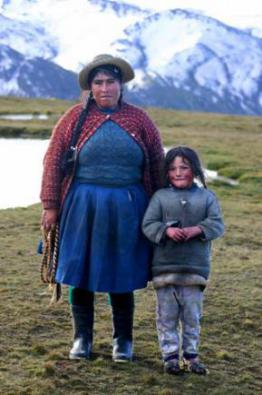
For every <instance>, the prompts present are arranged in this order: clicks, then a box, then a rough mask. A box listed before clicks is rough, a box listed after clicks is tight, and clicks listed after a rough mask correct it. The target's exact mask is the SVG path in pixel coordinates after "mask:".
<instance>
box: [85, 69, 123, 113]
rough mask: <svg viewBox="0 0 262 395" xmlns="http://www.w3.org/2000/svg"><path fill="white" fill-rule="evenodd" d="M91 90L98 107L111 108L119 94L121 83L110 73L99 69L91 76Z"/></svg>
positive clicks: (115, 103)
mask: <svg viewBox="0 0 262 395" xmlns="http://www.w3.org/2000/svg"><path fill="white" fill-rule="evenodd" d="M91 91H92V93H93V98H94V100H95V101H96V104H97V105H98V107H101V108H111V109H113V108H115V107H116V106H117V104H118V100H119V98H120V95H121V84H120V82H119V80H117V79H115V78H114V77H113V76H111V75H110V74H107V73H103V72H102V71H101V72H98V73H97V74H96V75H95V77H94V78H93V80H92V82H91Z"/></svg>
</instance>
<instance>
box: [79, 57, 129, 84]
mask: <svg viewBox="0 0 262 395" xmlns="http://www.w3.org/2000/svg"><path fill="white" fill-rule="evenodd" d="M106 64H110V65H113V66H117V67H118V68H119V69H120V70H121V72H122V81H123V82H128V81H131V80H132V79H133V78H134V77H135V73H134V70H133V69H132V67H131V66H130V64H129V63H128V62H126V61H125V60H124V59H122V58H118V57H115V56H112V55H108V54H101V55H97V56H96V57H95V58H94V59H93V60H92V61H91V62H89V63H88V64H87V65H86V66H85V67H84V68H83V70H81V71H80V73H79V75H78V81H79V85H80V87H81V88H82V89H84V90H85V89H90V87H89V85H88V77H89V75H90V72H91V71H92V70H93V69H94V68H96V67H99V66H104V65H106Z"/></svg>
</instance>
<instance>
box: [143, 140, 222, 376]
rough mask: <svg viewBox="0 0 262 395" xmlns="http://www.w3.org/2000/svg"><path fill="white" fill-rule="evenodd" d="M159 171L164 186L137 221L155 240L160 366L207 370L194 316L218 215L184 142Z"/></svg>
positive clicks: (219, 227) (173, 369)
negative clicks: (163, 174)
mask: <svg viewBox="0 0 262 395" xmlns="http://www.w3.org/2000/svg"><path fill="white" fill-rule="evenodd" d="M165 174H166V177H167V182H168V186H167V187H166V188H163V189H160V190H159V191H157V192H156V193H155V194H154V195H153V197H152V199H151V201H150V203H149V206H148V208H147V210H146V213H145V216H144V219H143V224H142V228H143V232H144V234H145V235H146V236H147V237H148V239H149V240H150V241H152V242H153V243H154V244H155V248H154V257H153V267H152V275H153V286H154V288H155V289H156V295H157V318H156V323H157V331H158V339H159V344H160V349H161V352H162V357H163V360H164V370H165V371H166V372H167V373H170V374H180V373H182V372H183V370H189V371H191V372H194V373H197V374H207V373H208V370H207V368H206V367H205V366H204V364H203V363H201V362H200V360H199V357H198V346H199V335H200V318H201V310H202V300H203V290H204V289H205V287H206V284H207V279H208V276H209V271H210V247H211V240H213V239H215V238H217V237H219V236H222V234H223V232H224V225H223V220H222V217H221V211H220V207H219V203H218V201H217V199H216V196H215V195H214V193H213V192H211V191H210V190H208V189H207V187H206V183H205V177H204V172H203V169H202V167H201V163H200V160H199V157H198V155H197V153H196V152H195V151H193V150H192V149H191V148H188V147H185V146H179V147H175V148H173V149H171V150H170V151H169V152H168V153H167V155H166V159H165ZM194 179H198V181H200V183H201V184H202V186H199V185H198V184H199V183H198V184H197V183H196V182H195V181H194ZM179 323H180V324H181V328H182V336H181V338H182V344H181V347H180V344H179V337H180V336H179V329H178V327H179ZM180 348H181V349H182V351H183V362H184V366H183V369H181V368H180V364H179V350H180Z"/></svg>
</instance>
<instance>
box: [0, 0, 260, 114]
mask: <svg viewBox="0 0 262 395" xmlns="http://www.w3.org/2000/svg"><path fill="white" fill-rule="evenodd" d="M152 7H153V5H152ZM0 12H1V13H2V15H0V44H2V45H1V46H0V79H1V80H2V84H1V86H0V94H16V95H19V94H21V95H24V96H31V95H34V96H42V97H51V96H54V97H62V96H61V89H62V90H63V86H64V96H63V97H64V98H72V97H77V96H78V93H79V92H78V87H77V84H76V85H75V86H74V83H75V81H76V75H74V74H73V72H78V71H79V69H80V68H81V66H82V65H83V64H85V63H86V61H87V60H90V59H91V58H93V56H95V55H96V54H98V53H103V52H109V53H113V54H118V55H120V56H123V57H125V58H126V59H127V60H129V61H130V62H131V64H132V65H133V67H134V68H135V71H136V79H135V81H134V82H131V83H130V84H129V89H128V91H127V96H129V98H130V99H132V101H133V102H135V103H137V104H143V105H154V106H162V107H171V108H179V109H192V110H199V111H214V112H225V113H236V114H259V115H261V114H262V89H261V88H262V38H260V37H259V34H258V33H257V36H256V37H255V35H254V31H252V32H251V30H249V31H247V30H240V29H236V28H233V27H230V26H228V25H226V24H224V23H222V22H219V21H218V20H216V19H214V18H210V17H208V16H205V15H203V14H201V13H197V12H194V11H192V10H191V11H189V10H180V9H176V10H168V11H161V12H155V10H154V9H149V8H147V9H142V8H140V7H138V6H134V5H132V4H126V3H125V2H124V1H110V0H89V1H87V0H59V1H53V0H45V1H42V0H3V1H2V2H0ZM35 57H37V60H36V58H35ZM40 58H41V59H40ZM40 60H42V62H43V63H41V67H40V69H41V72H40V73H37V66H36V65H38V64H39V62H40ZM21 62H22V63H23V64H27V66H28V68H29V66H31V72H30V73H28V72H27V74H26V75H24V76H23V80H24V81H26V80H27V84H26V83H25V82H24V83H23V87H21V78H22V74H21V69H22V70H23V72H24V69H23V68H21V67H19V64H20V63H21ZM8 65H9V66H8ZM8 67H9V68H8ZM35 67H36V68H35ZM7 69H8V72H7V71H6V70H7ZM64 69H69V70H71V71H66V70H64ZM32 70H34V72H33V71H32ZM35 73H36V74H35ZM50 73H51V74H50ZM18 75H20V77H19V78H18ZM50 75H52V76H53V78H54V81H57V82H58V81H59V84H60V88H61V89H60V90H59V93H58V91H56V89H58V88H57V85H54V84H51V83H50V84H48V79H49V78H50ZM55 76H56V77H55ZM61 76H63V77H61ZM67 78H68V79H69V80H68V81H69V83H68V82H67ZM36 80H37V82H38V84H37V85H36V84H35V81H36ZM42 84H44V85H45V88H43V87H42ZM72 84H73V85H72ZM14 86H15V87H16V88H15V89H14V88H12V89H11V88H10V87H14ZM32 86H34V91H32ZM29 87H30V89H29ZM38 89H39V90H38ZM74 95H75V96H74Z"/></svg>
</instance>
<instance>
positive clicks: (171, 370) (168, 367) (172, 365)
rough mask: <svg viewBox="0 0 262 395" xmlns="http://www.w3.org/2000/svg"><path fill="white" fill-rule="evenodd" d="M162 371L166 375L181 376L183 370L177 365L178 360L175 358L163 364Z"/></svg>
mask: <svg viewBox="0 0 262 395" xmlns="http://www.w3.org/2000/svg"><path fill="white" fill-rule="evenodd" d="M164 371H165V372H166V373H168V374H175V375H180V374H183V369H181V367H180V365H179V360H178V359H177V358H174V359H170V360H169V361H165V362H164Z"/></svg>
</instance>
